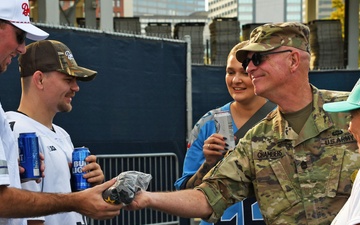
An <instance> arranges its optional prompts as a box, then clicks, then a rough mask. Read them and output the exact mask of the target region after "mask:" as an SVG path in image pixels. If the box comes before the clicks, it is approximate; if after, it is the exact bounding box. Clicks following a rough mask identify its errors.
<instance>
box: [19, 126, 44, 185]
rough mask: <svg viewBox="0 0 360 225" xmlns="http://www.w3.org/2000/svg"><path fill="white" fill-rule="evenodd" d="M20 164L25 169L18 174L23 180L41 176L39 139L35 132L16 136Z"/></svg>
mask: <svg viewBox="0 0 360 225" xmlns="http://www.w3.org/2000/svg"><path fill="white" fill-rule="evenodd" d="M18 145H19V157H20V166H21V167H23V168H24V169H25V172H24V173H21V174H20V178H21V180H23V181H28V180H37V179H39V178H41V171H40V166H41V161H40V156H39V141H38V137H37V136H36V134H35V132H33V133H20V134H19V138H18Z"/></svg>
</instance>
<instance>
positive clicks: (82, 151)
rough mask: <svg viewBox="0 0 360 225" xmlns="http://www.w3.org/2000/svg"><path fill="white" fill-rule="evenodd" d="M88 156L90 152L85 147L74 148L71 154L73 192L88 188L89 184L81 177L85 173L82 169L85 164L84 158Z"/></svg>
mask: <svg viewBox="0 0 360 225" xmlns="http://www.w3.org/2000/svg"><path fill="white" fill-rule="evenodd" d="M89 155H90V151H89V149H88V148H86V147H79V148H75V149H74V151H73V153H72V168H71V172H72V178H71V180H72V188H73V191H81V190H85V189H87V188H89V187H90V183H89V182H88V181H87V180H86V179H85V178H84V177H83V175H84V174H85V173H86V172H83V171H82V168H83V167H84V166H85V165H86V164H87V162H86V161H85V159H86V157H88V156H89Z"/></svg>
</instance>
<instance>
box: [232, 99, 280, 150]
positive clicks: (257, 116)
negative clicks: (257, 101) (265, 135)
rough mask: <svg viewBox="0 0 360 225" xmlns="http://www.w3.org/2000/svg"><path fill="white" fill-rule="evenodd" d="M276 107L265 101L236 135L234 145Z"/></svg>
mask: <svg viewBox="0 0 360 225" xmlns="http://www.w3.org/2000/svg"><path fill="white" fill-rule="evenodd" d="M275 107H276V104H275V103H273V102H271V101H267V102H266V103H265V104H264V105H263V106H262V107H261V108H260V109H259V110H258V111H257V112H256V113H255V114H254V115H253V116H252V117H251V118H250V119H249V120H248V121H247V122H246V123H245V124H244V125H243V126H242V127H241V128H240V129H239V130H238V131H236V133H235V134H234V135H235V136H236V141H235V144H237V143H238V142H239V140H240V139H241V138H242V137H243V136H244V135H245V134H246V132H247V131H248V130H250V128H252V127H253V126H254V125H255V124H256V123H258V122H259V121H260V120H261V119H263V118H265V116H266V115H267V114H268V113H269V112H271V111H272V110H273V109H274V108H275Z"/></svg>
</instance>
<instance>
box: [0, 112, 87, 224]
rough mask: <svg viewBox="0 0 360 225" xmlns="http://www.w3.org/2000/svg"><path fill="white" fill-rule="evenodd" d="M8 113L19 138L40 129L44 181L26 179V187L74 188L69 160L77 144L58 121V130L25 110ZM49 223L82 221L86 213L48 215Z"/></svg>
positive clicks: (63, 190)
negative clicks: (34, 118) (35, 118)
mask: <svg viewBox="0 0 360 225" xmlns="http://www.w3.org/2000/svg"><path fill="white" fill-rule="evenodd" d="M6 115H7V117H8V121H9V122H10V124H11V127H12V129H13V131H14V134H15V137H16V138H17V137H19V134H20V133H26V132H35V133H36V136H37V137H38V139H39V149H40V152H41V153H43V154H44V157H45V161H44V163H45V177H44V178H43V179H42V181H41V182H40V183H36V182H35V181H29V182H26V183H22V184H21V185H22V188H23V189H27V190H32V191H38V192H55V193H69V192H71V183H70V178H71V171H70V168H69V163H70V162H71V161H72V152H73V150H74V146H73V144H72V142H71V138H70V136H69V134H68V133H67V132H66V131H65V130H64V129H62V128H61V127H59V126H57V125H55V124H53V128H54V131H52V130H50V129H49V128H47V127H46V126H44V125H43V124H41V123H39V122H37V121H35V120H33V119H31V118H30V117H28V116H26V115H24V114H22V113H18V112H6ZM14 122H15V123H14ZM31 219H34V218H31ZM36 219H41V218H36ZM42 219H43V218H42ZM45 224H51V225H63V224H66V225H78V224H86V223H85V222H84V219H83V216H82V215H80V214H78V213H76V212H69V213H59V214H54V215H49V216H45Z"/></svg>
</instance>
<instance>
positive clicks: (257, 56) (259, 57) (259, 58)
mask: <svg viewBox="0 0 360 225" xmlns="http://www.w3.org/2000/svg"><path fill="white" fill-rule="evenodd" d="M283 52H292V51H291V50H289V49H288V50H283V51H278V52H265V53H260V52H255V53H254V54H253V55H252V56H251V58H246V59H244V60H243V61H242V66H243V68H244V69H245V70H246V69H247V67H248V65H249V63H250V61H252V62H253V64H254V66H258V65H260V64H261V63H262V62H263V61H264V59H263V56H266V55H271V54H276V53H283Z"/></svg>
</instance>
